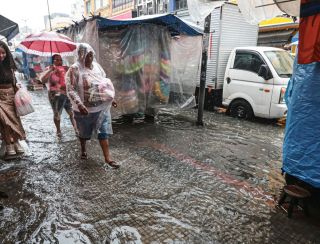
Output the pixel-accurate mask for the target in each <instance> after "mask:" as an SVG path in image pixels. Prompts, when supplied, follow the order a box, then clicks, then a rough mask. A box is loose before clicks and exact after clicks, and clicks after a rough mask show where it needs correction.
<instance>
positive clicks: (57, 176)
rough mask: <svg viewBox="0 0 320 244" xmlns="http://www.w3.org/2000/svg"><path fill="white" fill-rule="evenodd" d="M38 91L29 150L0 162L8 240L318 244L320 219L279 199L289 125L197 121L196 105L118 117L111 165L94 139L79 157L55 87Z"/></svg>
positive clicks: (219, 118) (2, 225) (209, 116)
mask: <svg viewBox="0 0 320 244" xmlns="http://www.w3.org/2000/svg"><path fill="white" fill-rule="evenodd" d="M33 95H34V103H35V108H36V112H35V113H33V114H31V115H28V116H26V117H24V118H23V124H24V126H25V129H26V132H27V138H28V141H27V144H28V147H29V152H28V155H26V156H25V157H23V158H21V159H19V160H15V161H11V162H5V161H3V160H1V161H0V190H3V191H6V192H7V193H8V194H9V198H8V199H4V200H1V201H2V203H3V204H4V207H5V208H4V210H3V211H2V212H0V229H1V231H0V242H1V243H14V242H17V243H319V239H320V228H319V227H320V226H319V224H317V222H316V221H314V220H312V219H311V220H310V219H306V218H305V217H304V216H303V215H302V214H299V213H297V214H296V215H294V217H293V219H288V218H287V217H286V214H285V213H284V212H282V211H281V210H279V209H277V208H276V207H275V205H276V203H275V199H276V198H277V197H278V196H279V192H280V189H281V188H282V186H283V183H284V180H283V177H282V176H281V150H282V141H283V136H284V129H283V127H280V126H277V125H276V124H275V123H271V122H266V121H253V122H248V121H240V120H237V119H234V118H231V117H228V116H225V115H224V114H218V113H211V112H205V115H204V116H205V118H204V121H205V123H206V126H205V127H204V128H202V127H196V126H194V122H195V118H196V115H197V111H196V110H189V111H185V112H183V113H181V114H175V113H173V112H170V111H162V112H161V113H160V114H159V116H158V118H157V119H156V121H155V123H145V122H142V121H139V120H137V121H135V122H134V123H124V122H122V121H115V122H114V124H113V130H114V135H113V136H112V138H111V139H110V150H111V154H112V157H113V159H114V160H115V161H117V162H119V163H120V164H121V168H120V169H119V170H112V169H106V168H105V167H103V156H102V152H101V150H100V146H99V144H98V141H97V140H93V141H91V142H90V143H89V144H88V146H89V147H88V156H89V159H88V160H87V161H83V160H80V156H79V155H80V146H79V145H78V141H77V139H76V137H75V134H74V132H73V129H72V126H71V124H70V121H69V119H68V116H67V115H66V114H65V113H64V114H63V119H62V132H63V137H62V138H61V139H60V140H59V139H58V138H57V137H56V135H55V128H54V124H53V120H52V111H51V108H50V105H49V101H48V99H47V94H46V91H37V92H33ZM318 223H319V222H318Z"/></svg>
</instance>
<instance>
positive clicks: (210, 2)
mask: <svg viewBox="0 0 320 244" xmlns="http://www.w3.org/2000/svg"><path fill="white" fill-rule="evenodd" d="M223 3H225V1H219V0H218V1H217V0H187V4H188V11H189V14H190V16H191V19H192V20H193V21H194V22H195V23H197V22H199V23H203V21H204V19H205V18H206V17H207V16H208V15H209V14H210V13H211V12H212V10H213V9H215V8H216V7H219V6H221V5H222V4H223Z"/></svg>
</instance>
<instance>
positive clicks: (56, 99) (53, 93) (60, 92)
mask: <svg viewBox="0 0 320 244" xmlns="http://www.w3.org/2000/svg"><path fill="white" fill-rule="evenodd" d="M67 70H68V67H66V66H62V58H61V56H60V55H59V54H54V55H53V56H52V65H50V66H49V67H48V68H47V70H46V71H44V72H43V73H42V75H41V78H40V79H41V82H42V83H47V87H48V97H49V101H50V104H51V107H52V110H53V121H54V124H55V126H56V129H57V136H58V137H61V136H62V133H61V127H60V121H61V113H62V110H63V109H65V111H66V112H67V113H68V115H69V118H70V121H71V124H72V126H73V128H74V130H75V133H76V134H78V130H77V127H76V122H75V120H74V115H73V110H72V106H71V103H70V100H69V98H68V97H67V93H66V83H65V74H66V72H67Z"/></svg>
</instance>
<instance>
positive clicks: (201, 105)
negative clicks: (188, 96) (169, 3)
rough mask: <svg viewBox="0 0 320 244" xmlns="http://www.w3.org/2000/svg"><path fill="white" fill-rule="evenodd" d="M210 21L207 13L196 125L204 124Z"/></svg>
mask: <svg viewBox="0 0 320 244" xmlns="http://www.w3.org/2000/svg"><path fill="white" fill-rule="evenodd" d="M210 22H211V14H209V15H208V16H207V17H206V18H205V21H204V35H203V42H202V45H203V46H202V60H201V74H200V87H199V98H198V119H197V125H200V126H203V125H204V124H203V109H204V99H205V91H206V78H207V59H208V46H209V35H210Z"/></svg>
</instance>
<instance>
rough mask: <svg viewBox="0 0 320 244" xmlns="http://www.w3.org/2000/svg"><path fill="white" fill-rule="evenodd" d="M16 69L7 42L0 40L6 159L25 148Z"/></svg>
mask: <svg viewBox="0 0 320 244" xmlns="http://www.w3.org/2000/svg"><path fill="white" fill-rule="evenodd" d="M15 70H16V65H15V63H14V60H13V57H12V54H11V52H10V50H9V48H8V46H7V44H6V43H4V42H3V41H0V133H1V137H2V140H3V141H4V142H5V149H6V152H5V159H12V158H15V157H16V155H17V154H23V153H24V149H23V148H22V146H21V145H20V143H19V140H25V139H26V135H25V131H24V129H23V126H22V123H21V120H20V117H19V116H18V115H17V113H16V108H15V104H14V96H15V93H16V91H17V90H18V89H19V87H18V86H17V84H16V78H15V74H14V71H15Z"/></svg>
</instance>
